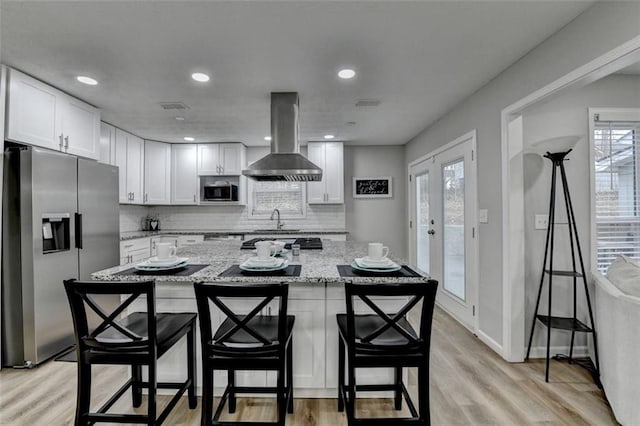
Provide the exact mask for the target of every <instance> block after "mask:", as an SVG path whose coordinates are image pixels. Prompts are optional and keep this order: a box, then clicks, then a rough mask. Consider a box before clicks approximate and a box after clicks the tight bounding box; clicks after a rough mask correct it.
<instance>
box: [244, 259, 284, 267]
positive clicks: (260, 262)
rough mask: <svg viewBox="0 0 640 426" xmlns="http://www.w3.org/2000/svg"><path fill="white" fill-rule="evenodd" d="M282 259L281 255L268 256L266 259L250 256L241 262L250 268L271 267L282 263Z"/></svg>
mask: <svg viewBox="0 0 640 426" xmlns="http://www.w3.org/2000/svg"><path fill="white" fill-rule="evenodd" d="M283 262H284V259H282V258H281V257H270V258H268V259H260V258H259V257H250V258H249V259H247V260H245V261H244V262H242V264H243V265H247V266H250V267H252V268H258V267H262V268H272V267H276V266H280V265H282V263H283Z"/></svg>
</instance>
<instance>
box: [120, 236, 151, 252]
mask: <svg viewBox="0 0 640 426" xmlns="http://www.w3.org/2000/svg"><path fill="white" fill-rule="evenodd" d="M143 248H146V249H149V238H137V239H135V240H127V241H120V255H123V254H124V252H125V251H129V252H130V251H132V250H139V249H143Z"/></svg>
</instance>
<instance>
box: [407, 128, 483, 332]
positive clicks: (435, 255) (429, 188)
mask: <svg viewBox="0 0 640 426" xmlns="http://www.w3.org/2000/svg"><path fill="white" fill-rule="evenodd" d="M474 151H475V133H470V134H469V135H465V136H463V137H462V138H460V139H459V140H456V141H453V142H452V143H451V144H449V145H447V146H446V147H445V149H443V150H441V151H439V152H437V153H435V154H434V155H431V156H429V157H427V158H426V159H423V160H421V161H418V162H415V163H412V164H411V165H410V167H409V173H410V178H411V196H410V204H411V205H410V209H411V214H410V232H411V238H410V240H411V250H410V251H411V262H412V264H413V265H414V266H416V267H417V268H418V269H420V270H421V271H423V272H425V273H427V274H429V275H430V276H431V277H432V278H434V279H436V280H438V283H439V285H438V295H437V298H436V301H437V303H438V304H439V305H440V306H441V307H442V308H443V309H444V310H446V311H447V312H449V313H450V314H451V315H453V316H454V317H455V318H456V319H457V320H458V321H460V322H461V323H463V324H464V325H465V326H467V327H468V328H469V329H471V330H473V331H475V330H476V329H477V321H476V318H477V317H476V315H475V314H476V301H477V297H478V295H477V287H478V284H477V277H478V272H477V258H478V250H477V243H476V241H477V224H476V220H477V219H476V211H477V195H476V194H477V187H476V185H477V183H476V181H477V178H476V162H475V158H474Z"/></svg>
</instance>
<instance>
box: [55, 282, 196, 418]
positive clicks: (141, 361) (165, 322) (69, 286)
mask: <svg viewBox="0 0 640 426" xmlns="http://www.w3.org/2000/svg"><path fill="white" fill-rule="evenodd" d="M64 287H65V290H66V292H67V297H68V298H69V304H70V305H71V314H72V316H73V325H74V329H75V339H76V353H77V356H78V396H77V400H76V419H75V424H76V425H90V424H93V423H96V422H115V423H143V424H144V423H146V424H149V425H159V424H162V422H163V421H164V420H165V419H166V418H167V416H168V415H169V413H170V411H171V410H172V409H173V407H174V406H175V405H176V403H177V402H178V401H179V400H180V398H181V397H182V395H183V394H184V392H185V391H188V397H189V408H191V409H193V408H195V407H196V405H197V399H196V389H195V386H196V382H195V360H196V341H195V328H196V327H195V325H196V314H194V313H159V314H156V307H155V282H154V281H133V282H122V281H113V282H101V281H76V280H65V281H64ZM96 295H121V296H122V295H124V296H128V297H127V298H126V300H124V302H122V303H121V304H120V306H118V307H117V308H116V309H115V310H113V311H111V312H108V311H105V309H104V307H103V306H101V305H100V303H99V302H97V301H96V298H95V297H94V296H96ZM138 298H146V308H147V312H134V313H131V314H129V315H127V316H124V317H122V314H123V312H125V310H126V309H127V308H128V307H129V306H130V305H131V304H132V303H133V302H134V301H135V300H136V299H138ZM87 307H89V308H90V312H91V311H92V312H94V313H95V314H96V315H98V317H99V318H100V320H101V321H102V322H101V323H100V324H99V325H98V326H97V327H95V328H94V327H92V326H91V325H90V324H89V321H88V320H87ZM184 335H186V336H187V371H188V373H187V376H188V377H187V380H186V381H184V382H180V383H165V382H162V383H158V381H157V378H156V362H157V359H158V358H159V357H161V356H162V355H163V354H164V353H166V352H167V351H168V350H169V349H170V348H171V347H172V346H173V345H174V344H175V343H176V342H178V341H179V340H180V339H181V338H182V337H183V336H184ZM93 364H117V365H131V371H132V377H131V378H130V379H129V380H127V381H126V382H125V383H124V385H123V386H122V387H121V388H120V389H118V390H117V391H116V393H115V394H114V395H113V396H112V397H111V398H109V400H108V401H107V402H106V403H105V404H104V405H103V406H102V407H101V408H100V409H98V411H96V412H89V409H90V402H91V365H93ZM144 365H146V366H147V367H148V368H149V379H148V381H146V382H145V381H142V366H144ZM129 387H131V389H132V398H133V406H134V407H139V406H140V404H141V403H142V388H147V389H149V395H148V404H147V405H148V410H147V414H146V415H142V414H108V413H107V411H108V410H109V408H111V407H112V406H113V404H114V403H115V402H116V401H117V400H118V399H119V398H120V397H121V396H122V395H123V394H124V393H125V392H126V391H127V389H129ZM159 388H161V389H177V392H176V394H175V395H174V396H173V398H172V399H171V401H170V402H169V404H168V405H167V407H166V408H165V409H164V410H163V411H162V412H161V413H160V415H159V416H158V418H157V419H156V411H157V403H156V391H157V389H159Z"/></svg>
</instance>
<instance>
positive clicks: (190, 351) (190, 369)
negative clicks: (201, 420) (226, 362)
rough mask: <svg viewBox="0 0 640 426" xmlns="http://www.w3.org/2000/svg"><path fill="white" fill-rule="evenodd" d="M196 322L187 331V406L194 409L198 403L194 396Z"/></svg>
mask: <svg viewBox="0 0 640 426" xmlns="http://www.w3.org/2000/svg"><path fill="white" fill-rule="evenodd" d="M195 334H196V324H195V320H194V321H193V324H192V326H191V330H189V332H188V333H187V358H188V359H187V375H188V378H189V380H190V381H191V384H190V385H189V388H188V389H187V395H188V397H189V408H191V409H194V408H196V406H197V405H198V398H197V397H196V336H195Z"/></svg>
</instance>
